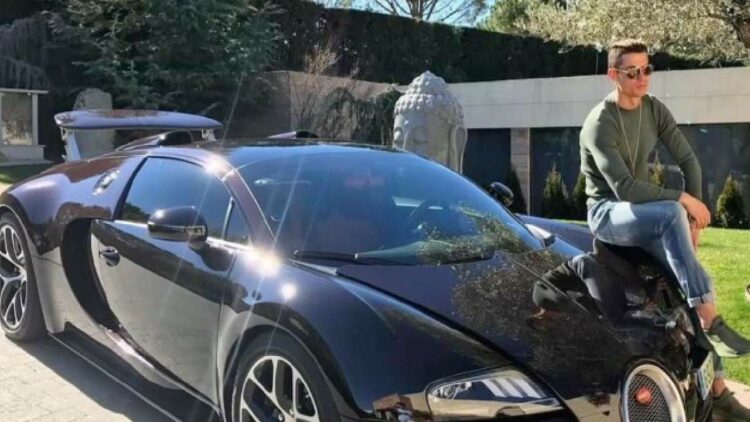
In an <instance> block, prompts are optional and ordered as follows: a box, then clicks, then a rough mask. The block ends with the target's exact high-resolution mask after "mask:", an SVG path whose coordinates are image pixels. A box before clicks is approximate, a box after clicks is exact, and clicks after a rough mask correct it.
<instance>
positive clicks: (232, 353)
mask: <svg viewBox="0 0 750 422" xmlns="http://www.w3.org/2000/svg"><path fill="white" fill-rule="evenodd" d="M300 328H301V327H290V326H289V325H286V324H285V325H282V324H279V325H272V324H266V323H261V324H257V325H254V326H251V327H247V328H246V329H245V330H244V331H243V332H242V333H241V334H240V335H239V336H237V338H236V339H234V341H233V343H232V345H231V346H230V347H229V349H228V351H227V353H225V356H224V365H223V370H221V369H220V370H221V372H222V374H221V375H222V377H223V378H222V379H221V380H220V383H219V385H220V386H221V392H220V400H221V403H220V407H221V410H222V412H223V413H224V415H223V417H224V420H227V421H228V420H230V419H229V418H228V417H229V415H231V409H232V390H233V388H234V379H235V377H236V375H237V370H238V368H239V363H240V361H241V359H242V356H243V353H245V352H246V351H247V349H248V347H249V346H250V345H251V343H252V342H253V340H255V339H256V338H259V337H261V336H262V335H264V334H267V333H273V332H274V331H280V332H282V333H284V334H285V335H287V336H289V337H290V338H292V339H293V340H294V341H295V342H296V343H297V344H298V345H299V346H300V347H302V349H304V350H305V352H306V353H307V354H308V355H309V356H310V357H311V358H312V359H313V361H314V362H315V364H316V365H317V366H318V369H319V370H320V372H321V373H322V374H323V376H324V382H325V384H326V385H327V386H328V388H329V390H330V393H331V395H332V396H333V397H334V400H335V401H336V407H337V408H338V410H339V413H341V414H343V415H348V416H350V417H352V418H356V417H357V416H356V412H355V411H354V410H351V409H352V408H353V407H352V403H351V402H350V400H351V395H350V394H347V395H348V396H349V397H350V400H347V399H346V398H344V397H342V395H341V388H342V387H343V388H346V387H345V385H346V383H345V381H344V378H343V376H341V375H340V370H339V368H338V366H337V365H336V364H335V361H334V359H333V357H332V355H331V353H330V351H328V350H326V351H324V352H322V353H321V352H317V353H316V352H314V351H313V350H311V349H310V347H308V345H307V344H306V343H305V342H304V341H303V340H302V338H303V337H304V336H305V335H307V336H309V335H310V332H307V333H304V334H303V333H302V332H301V331H302V330H300ZM315 336H316V337H317V339H316V341H318V342H319V344H320V345H321V346H322V347H325V348H326V349H327V345H325V343H324V342H323V341H322V339H321V338H320V337H319V336H317V335H315ZM321 355H324V356H321ZM325 355H327V356H325ZM331 375H334V379H331ZM336 375H338V376H336ZM336 385H338V388H337V387H336ZM347 402H349V403H347Z"/></svg>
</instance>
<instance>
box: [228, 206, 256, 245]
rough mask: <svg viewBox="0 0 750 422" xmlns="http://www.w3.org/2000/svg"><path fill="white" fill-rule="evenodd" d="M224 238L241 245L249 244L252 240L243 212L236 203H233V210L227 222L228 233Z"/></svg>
mask: <svg viewBox="0 0 750 422" xmlns="http://www.w3.org/2000/svg"><path fill="white" fill-rule="evenodd" d="M224 240H226V241H227V242H232V243H239V244H240V245H247V244H248V243H249V242H250V229H249V228H248V227H247V223H245V219H244V218H243V217H242V212H241V211H240V209H239V208H238V207H237V205H235V204H232V211H231V214H230V215H229V222H228V223H227V234H226V236H225V237H224Z"/></svg>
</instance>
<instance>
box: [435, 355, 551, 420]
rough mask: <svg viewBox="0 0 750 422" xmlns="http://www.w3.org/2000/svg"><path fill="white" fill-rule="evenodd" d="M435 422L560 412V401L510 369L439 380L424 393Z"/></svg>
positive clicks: (516, 371) (515, 370) (527, 378)
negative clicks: (438, 421)
mask: <svg viewBox="0 0 750 422" xmlns="http://www.w3.org/2000/svg"><path fill="white" fill-rule="evenodd" d="M427 401H428V403H429V406H430V411H431V412H432V416H433V418H434V419H435V420H461V419H472V420H476V419H493V418H496V417H498V416H521V415H534V414H538V413H546V412H553V411H557V410H562V406H561V405H560V402H559V401H558V400H557V399H556V398H555V397H554V396H553V395H552V394H551V393H549V392H548V391H547V389H545V388H544V387H541V386H540V385H539V384H538V383H536V382H535V381H533V380H532V379H531V378H529V377H527V376H526V375H525V374H523V373H522V372H521V371H519V370H517V369H514V368H500V369H497V370H494V371H492V372H487V373H483V374H480V375H475V376H470V377H462V378H459V379H453V380H447V381H440V382H438V383H437V384H436V385H435V386H433V387H430V388H429V389H428V391H427Z"/></svg>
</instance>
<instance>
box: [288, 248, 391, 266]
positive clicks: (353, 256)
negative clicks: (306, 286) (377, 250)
mask: <svg viewBox="0 0 750 422" xmlns="http://www.w3.org/2000/svg"><path fill="white" fill-rule="evenodd" d="M292 257H293V258H294V259H299V260H304V259H324V260H332V261H344V262H351V263H353V264H360V265H404V264H402V263H400V262H398V261H391V260H389V259H384V258H376V257H372V256H366V255H361V254H358V253H344V252H329V251H307V250H296V251H294V253H293V254H292Z"/></svg>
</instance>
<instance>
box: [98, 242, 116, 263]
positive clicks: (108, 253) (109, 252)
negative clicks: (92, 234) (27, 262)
mask: <svg viewBox="0 0 750 422" xmlns="http://www.w3.org/2000/svg"><path fill="white" fill-rule="evenodd" d="M99 256H101V257H102V258H104V262H106V263H107V265H109V266H110V267H114V266H115V265H117V264H119V263H120V252H118V251H117V249H115V248H113V247H111V246H108V247H106V248H104V249H103V250H101V251H99Z"/></svg>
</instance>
